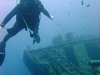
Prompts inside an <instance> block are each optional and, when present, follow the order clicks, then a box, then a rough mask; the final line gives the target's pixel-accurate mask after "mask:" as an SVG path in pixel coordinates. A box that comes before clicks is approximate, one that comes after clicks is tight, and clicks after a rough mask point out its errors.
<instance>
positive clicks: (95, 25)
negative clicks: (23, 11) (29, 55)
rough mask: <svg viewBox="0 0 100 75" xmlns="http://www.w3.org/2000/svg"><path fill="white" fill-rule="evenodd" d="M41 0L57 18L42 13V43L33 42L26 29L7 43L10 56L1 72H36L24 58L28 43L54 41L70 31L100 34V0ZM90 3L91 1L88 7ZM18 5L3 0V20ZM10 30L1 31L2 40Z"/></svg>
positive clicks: (0, 10) (7, 74) (23, 74)
mask: <svg viewBox="0 0 100 75" xmlns="http://www.w3.org/2000/svg"><path fill="white" fill-rule="evenodd" d="M81 1H82V0H41V2H42V3H43V4H44V6H45V8H46V9H47V10H48V11H49V13H50V14H51V15H53V16H54V21H52V20H50V19H48V18H47V17H46V16H44V15H43V14H41V23H40V27H39V35H40V37H41V43H39V44H35V45H33V44H32V38H30V36H29V32H26V31H25V30H22V31H21V32H20V33H18V34H17V35H16V36H14V37H12V38H11V39H10V40H9V41H8V42H7V44H6V57H5V60H4V63H3V65H2V66H0V75H32V74H31V73H30V72H29V70H28V69H27V67H26V66H25V64H24V62H23V52H24V50H25V49H26V48H27V45H29V46H30V47H32V48H33V49H36V48H41V47H46V46H50V45H52V38H54V37H55V35H58V34H61V35H62V36H63V37H64V36H65V33H67V32H74V33H75V35H76V36H80V35H94V36H96V37H98V36H100V0H88V1H87V0H83V1H84V4H83V5H82V4H81ZM87 5H90V6H89V7H87ZM15 6H16V0H0V22H2V20H3V19H4V17H5V16H6V15H7V14H8V13H9V12H10V11H11V10H12V9H13V7H15ZM14 22H15V17H14V18H13V19H12V20H11V21H10V22H9V23H7V25H6V26H5V27H6V28H10V27H12V26H13V24H14ZM6 34H7V32H6V29H5V28H4V29H3V30H2V31H0V41H2V39H3V37H4V36H5V35H6Z"/></svg>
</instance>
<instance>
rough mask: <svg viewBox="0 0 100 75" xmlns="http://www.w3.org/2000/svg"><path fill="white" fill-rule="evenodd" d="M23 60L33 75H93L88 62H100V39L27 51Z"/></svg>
mask: <svg viewBox="0 0 100 75" xmlns="http://www.w3.org/2000/svg"><path fill="white" fill-rule="evenodd" d="M23 59H24V62H25V65H26V66H27V67H28V69H29V70H30V72H31V73H32V74H33V75H92V71H91V67H90V66H89V65H88V62H89V60H100V38H95V39H90V40H83V41H75V42H69V43H66V44H60V45H56V46H50V47H46V48H40V49H36V50H34V49H33V50H30V49H26V50H25V51H24V55H23Z"/></svg>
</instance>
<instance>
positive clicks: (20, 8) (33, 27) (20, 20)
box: [0, 0, 54, 66]
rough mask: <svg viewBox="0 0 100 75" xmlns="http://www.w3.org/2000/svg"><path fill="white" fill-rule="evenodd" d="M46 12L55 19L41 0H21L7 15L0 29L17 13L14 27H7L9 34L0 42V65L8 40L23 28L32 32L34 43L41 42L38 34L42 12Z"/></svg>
mask: <svg viewBox="0 0 100 75" xmlns="http://www.w3.org/2000/svg"><path fill="white" fill-rule="evenodd" d="M41 12H42V13H43V14H45V15H46V16H47V17H48V18H50V19H51V20H53V18H54V16H51V15H50V14H49V12H48V11H47V10H46V9H45V8H44V6H43V5H42V3H41V2H40V1H39V0H20V3H19V4H17V6H16V7H15V8H14V9H13V10H12V11H11V12H10V13H9V14H8V15H7V16H6V17H5V19H4V20H3V22H2V23H1V24H0V30H2V28H4V26H5V25H6V24H7V23H8V22H9V21H10V20H11V18H12V17H13V16H15V15H16V22H15V23H14V25H13V27H12V28H9V29H7V32H8V34H7V35H6V36H5V37H4V39H3V41H1V43H0V66H1V65H2V63H3V61H4V58H5V47H6V42H7V41H8V40H9V39H10V38H11V37H13V36H15V35H16V34H17V33H18V32H19V31H21V30H22V29H25V30H28V31H29V32H30V37H32V38H33V44H34V43H35V42H37V43H39V42H40V36H39V34H38V30H39V23H40V14H41Z"/></svg>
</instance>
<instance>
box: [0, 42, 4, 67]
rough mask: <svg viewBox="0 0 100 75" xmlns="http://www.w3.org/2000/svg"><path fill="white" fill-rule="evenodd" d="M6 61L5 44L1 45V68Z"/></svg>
mask: <svg viewBox="0 0 100 75" xmlns="http://www.w3.org/2000/svg"><path fill="white" fill-rule="evenodd" d="M4 59H5V44H2V43H0V66H1V65H2V63H3V61H4Z"/></svg>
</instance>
